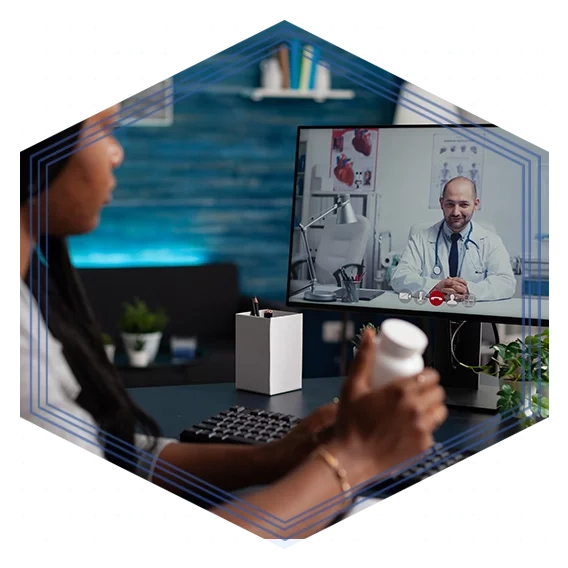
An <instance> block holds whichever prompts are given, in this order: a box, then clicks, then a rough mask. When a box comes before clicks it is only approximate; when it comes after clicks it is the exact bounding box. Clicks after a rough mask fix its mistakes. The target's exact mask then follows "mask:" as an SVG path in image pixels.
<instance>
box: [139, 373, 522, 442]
mask: <svg viewBox="0 0 568 568" xmlns="http://www.w3.org/2000/svg"><path fill="white" fill-rule="evenodd" d="M341 383H342V379H341V378H338V377H333V378H325V379H306V380H304V382H303V388H302V389H301V390H298V391H294V392H290V393H285V394H281V395H276V396H265V395H260V394H254V393H248V392H243V391H237V390H236V389H235V385H234V384H233V383H218V384H207V385H187V386H173V387H149V388H140V389H130V393H131V395H132V396H133V398H134V400H135V401H136V402H137V403H138V404H139V405H140V406H141V407H142V408H143V409H144V410H146V412H148V413H149V414H150V415H151V416H153V417H154V418H155V419H156V420H157V421H158V423H159V424H160V426H161V427H162V430H163V434H164V436H167V437H170V438H176V439H179V435H180V434H181V432H182V431H183V430H185V429H186V428H189V427H191V426H193V425H194V424H197V423H198V422H201V421H202V420H205V419H206V418H208V417H209V416H212V415H214V414H217V413H219V412H221V411H223V410H226V409H227V408H230V407H231V406H234V405H240V406H246V407H249V408H259V409H264V410H273V411H276V412H282V413H285V414H292V415H294V416H298V417H305V416H307V415H308V414H310V412H312V411H314V410H315V409H316V408H318V407H319V406H321V405H323V404H326V403H328V402H330V401H332V400H333V398H334V397H336V396H338V395H339V392H340V388H341ZM516 431H517V428H516V427H511V426H509V425H508V424H507V423H504V422H502V421H501V418H500V416H498V415H497V416H490V415H487V414H480V413H475V412H467V411H463V410H454V409H450V413H449V417H448V419H447V420H446V422H445V423H444V424H443V425H442V427H441V428H440V429H439V430H438V432H437V434H436V441H437V442H444V443H446V444H448V446H449V447H450V448H454V449H461V450H465V449H472V450H473V451H478V450H481V449H483V448H486V447H489V446H491V445H493V444H495V443H496V442H498V441H500V440H503V439H505V438H507V437H508V436H509V435H511V434H512V433H514V432H516Z"/></svg>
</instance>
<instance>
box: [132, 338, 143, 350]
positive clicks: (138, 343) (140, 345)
mask: <svg viewBox="0 0 568 568" xmlns="http://www.w3.org/2000/svg"><path fill="white" fill-rule="evenodd" d="M144 345H146V342H145V341H144V340H143V339H137V340H136V342H135V343H134V351H137V352H140V351H143V350H144Z"/></svg>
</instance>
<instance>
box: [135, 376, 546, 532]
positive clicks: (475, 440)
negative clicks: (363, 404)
mask: <svg viewBox="0 0 568 568" xmlns="http://www.w3.org/2000/svg"><path fill="white" fill-rule="evenodd" d="M341 383H342V379H341V378H338V377H333V378H326V379H307V380H304V383H303V388H302V390H299V391H294V392H291V393H286V394H281V395H277V396H272V397H270V396H264V395H259V394H254V393H247V392H242V391H237V390H236V389H235V385H234V384H233V383H217V384H206V385H185V386H172V387H147V388H138V389H130V394H131V395H132V397H133V398H134V400H135V401H136V402H137V403H138V404H139V405H140V406H141V407H142V408H143V409H144V410H146V412H148V413H149V414H150V415H151V416H153V417H154V418H155V419H156V420H157V421H158V423H159V424H160V426H161V427H162V431H163V434H164V436H167V437H170V438H176V439H179V435H180V434H181V432H182V431H183V430H185V429H186V428H189V427H191V426H192V425H194V424H197V423H198V422H200V421H201V420H205V419H206V418H208V417H209V416H212V415H214V414H217V413H218V412H221V411H222V410H226V409H227V408H230V407H231V406H234V405H241V406H246V407H249V408H259V409H264V410H273V411H276V412H282V413H285V414H292V415H294V416H298V417H305V416H307V415H308V414H309V413H310V412H312V411H313V410H315V409H316V408H317V407H319V406H321V405H322V404H325V403H327V402H330V401H331V400H333V398H334V397H336V396H338V394H339V391H340V388H341ZM472 429H475V432H474V433H469V434H466V432H467V431H468V430H472ZM502 430H503V426H500V424H499V417H498V416H490V415H487V414H478V413H475V412H468V411H463V410H455V409H450V411H449V416H448V419H447V420H446V422H445V423H444V424H443V425H442V427H441V428H440V429H439V430H438V432H437V433H436V441H437V442H441V443H444V444H445V445H446V446H447V447H451V448H455V449H462V450H464V449H472V450H473V451H476V452H479V451H483V450H486V449H488V448H490V447H491V446H494V445H495V444H497V443H499V442H501V441H504V440H506V439H507V438H509V437H510V436H512V435H514V434H515V430H513V429H509V430H508V431H506V432H503V431H502ZM543 433H545V434H548V424H547V423H545V424H543ZM547 439H548V435H547ZM541 458H542V460H543V468H542V479H541V482H542V485H543V486H544V487H548V465H546V466H545V465H544V464H548V463H549V452H548V443H546V444H543V448H542V456H541ZM541 500H542V501H541V503H542V505H541V507H542V511H543V512H544V511H548V510H549V509H548V492H544V491H543V492H541ZM548 535H549V524H548V515H547V516H546V517H543V518H542V538H545V539H547V538H548Z"/></svg>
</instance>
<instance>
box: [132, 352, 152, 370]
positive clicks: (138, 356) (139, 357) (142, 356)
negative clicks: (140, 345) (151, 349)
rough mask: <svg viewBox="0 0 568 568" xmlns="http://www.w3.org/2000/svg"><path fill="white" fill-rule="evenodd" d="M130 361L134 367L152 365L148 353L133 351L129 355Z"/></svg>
mask: <svg viewBox="0 0 568 568" xmlns="http://www.w3.org/2000/svg"><path fill="white" fill-rule="evenodd" d="M128 360H129V361H130V365H131V366H132V367H147V366H148V365H149V364H150V358H149V357H148V353H147V352H146V351H131V352H129V353H128Z"/></svg>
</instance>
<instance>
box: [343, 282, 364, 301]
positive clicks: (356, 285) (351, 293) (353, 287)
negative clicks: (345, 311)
mask: <svg viewBox="0 0 568 568" xmlns="http://www.w3.org/2000/svg"><path fill="white" fill-rule="evenodd" d="M342 288H343V296H342V297H341V301H342V302H345V303H349V304H351V303H354V302H358V301H359V290H361V282H360V281H359V282H355V281H353V280H343V282H342Z"/></svg>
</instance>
